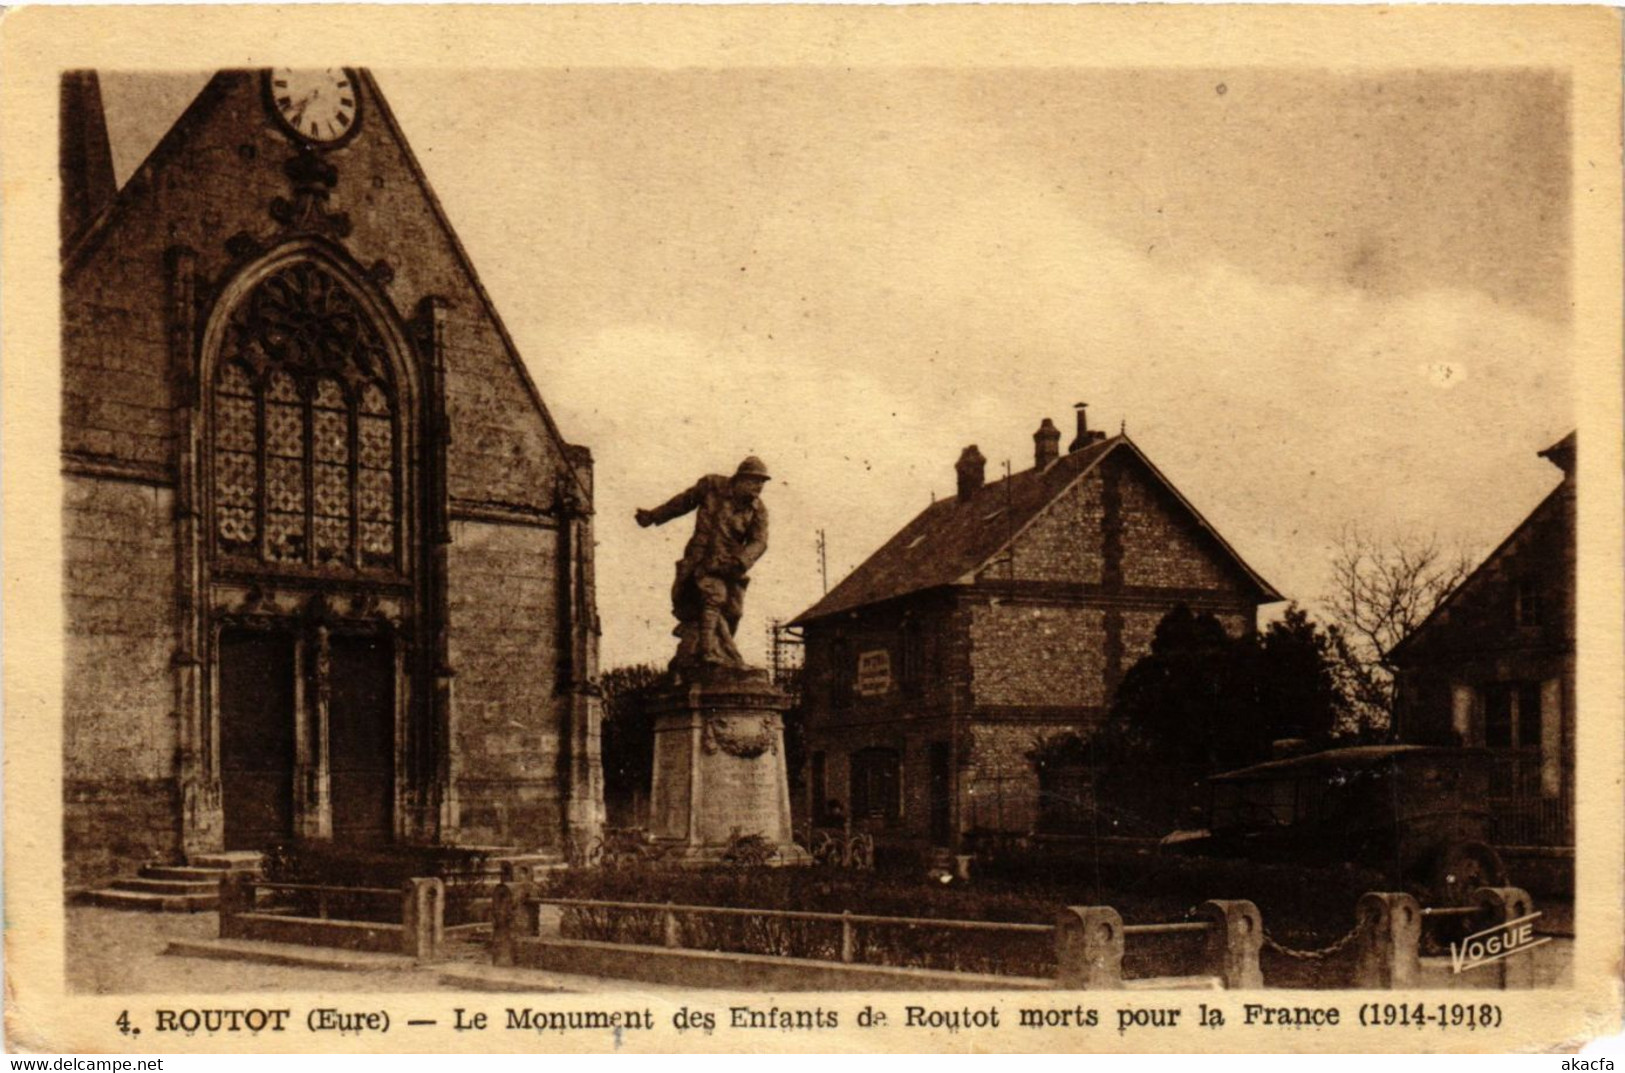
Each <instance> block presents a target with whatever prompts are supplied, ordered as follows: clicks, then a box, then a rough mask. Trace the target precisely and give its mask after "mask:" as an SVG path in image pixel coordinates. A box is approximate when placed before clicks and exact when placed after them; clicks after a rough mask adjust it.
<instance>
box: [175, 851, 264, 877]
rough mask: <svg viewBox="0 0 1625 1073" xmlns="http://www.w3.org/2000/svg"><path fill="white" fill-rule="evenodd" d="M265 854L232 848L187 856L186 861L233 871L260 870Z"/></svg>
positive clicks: (196, 865) (197, 865)
mask: <svg viewBox="0 0 1625 1073" xmlns="http://www.w3.org/2000/svg"><path fill="white" fill-rule="evenodd" d="M264 859H265V854H263V853H261V852H259V851H258V850H247V849H243V850H231V851H229V852H226V853H199V854H195V855H193V856H192V857H189V858H187V861H186V863H187V864H189V865H191V866H192V867H194V868H222V869H225V870H226V871H231V872H247V871H254V872H257V871H259V870H260V864H261V862H262V861H263V860H264Z"/></svg>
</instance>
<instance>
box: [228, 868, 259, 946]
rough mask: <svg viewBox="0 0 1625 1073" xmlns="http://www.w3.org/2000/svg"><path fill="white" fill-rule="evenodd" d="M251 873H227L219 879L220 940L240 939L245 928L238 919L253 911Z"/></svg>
mask: <svg viewBox="0 0 1625 1073" xmlns="http://www.w3.org/2000/svg"><path fill="white" fill-rule="evenodd" d="M256 878H257V877H256V876H255V875H254V874H253V873H252V872H227V873H226V874H225V875H223V876H221V877H220V938H222V939H241V938H243V937H244V934H245V932H246V931H247V928H246V927H245V926H244V925H243V922H242V921H241V920H239V919H238V917H239V916H241V915H242V914H243V913H252V912H253V911H254V880H255V879H256Z"/></svg>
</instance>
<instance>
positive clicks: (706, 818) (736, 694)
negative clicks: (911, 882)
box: [649, 670, 811, 864]
mask: <svg viewBox="0 0 1625 1073" xmlns="http://www.w3.org/2000/svg"><path fill="white" fill-rule="evenodd" d="M789 706H790V699H789V697H787V696H786V695H785V694H784V693H783V692H782V691H780V690H779V689H778V688H776V687H775V686H774V685H773V684H772V683H771V682H769V681H768V678H767V672H765V671H758V670H740V671H712V672H711V673H709V674H708V675H706V676H704V677H703V678H701V679H699V680H696V681H692V682H686V683H681V684H674V685H673V686H671V687H670V688H669V689H668V690H666V691H665V692H663V693H660V694H659V695H657V696H656V698H655V699H654V705H653V707H654V713H655V725H654V738H655V746H654V784H653V787H652V791H651V794H650V798H651V800H650V809H649V826H650V834H651V835H652V836H653V838H654V840H655V842H656V843H657V844H658V845H660V846H662V847H664V848H665V850H666V854H665V858H664V859H666V860H672V861H675V862H678V863H693V864H703V863H708V862H713V861H719V860H721V859H722V856H723V854H724V853H725V852H726V850H727V848H728V842H729V839H730V838H731V837H733V835H734V834H735V833H737V834H739V835H745V836H748V835H761V836H762V837H763V838H764V839H766V840H767V841H768V842H770V843H772V844H773V845H774V847H776V849H777V850H778V853H777V855H776V857H775V858H774V859H773V860H772V862H771V863H774V864H808V863H811V860H810V858H809V857H808V855H807V852H806V850H804V849H802V848H801V847H800V846H798V845H796V844H795V842H794V840H793V839H792V837H791V829H790V784H789V780H788V778H787V777H786V772H785V766H784V723H783V720H782V718H781V716H780V713H781V712H783V711H784V710H785V709H787V708H788V707H789Z"/></svg>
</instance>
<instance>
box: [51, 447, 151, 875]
mask: <svg viewBox="0 0 1625 1073" xmlns="http://www.w3.org/2000/svg"><path fill="white" fill-rule="evenodd" d="M63 489H64V505H63V531H64V541H63V558H64V568H65V578H64V586H63V594H64V600H65V604H66V606H65V611H66V616H65V619H66V622H67V636H66V638H65V643H66V649H65V652H64V663H65V667H66V670H67V673H66V674H65V675H64V691H63V710H64V712H65V713H68V714H69V716H70V717H69V718H67V719H65V720H64V724H63V781H64V786H63V789H64V794H63V808H64V814H63V838H64V854H65V859H66V863H67V874H66V881H67V883H68V884H69V885H70V886H86V885H91V884H94V883H97V882H100V881H102V880H104V879H107V878H109V877H111V876H113V875H115V874H117V873H119V872H120V871H123V870H126V869H128V868H129V867H130V866H132V865H135V864H139V863H141V862H143V861H147V860H151V859H154V858H169V857H171V856H173V855H174V854H176V853H177V852H178V851H179V846H180V842H179V827H178V823H179V810H178V808H177V806H176V800H177V788H176V783H175V755H176V750H177V748H178V744H179V742H178V740H177V727H176V721H175V718H174V716H173V714H172V713H173V711H174V707H175V694H174V689H175V686H174V678H173V672H172V671H171V668H170V658H171V656H172V655H173V654H174V651H175V636H176V634H175V629H176V626H175V600H174V591H175V590H174V586H175V582H174V573H175V549H174V540H173V536H172V533H173V530H172V528H171V524H172V522H171V519H172V516H173V513H174V494H173V493H172V492H171V491H170V490H169V489H167V488H155V487H151V486H148V485H142V484H135V483H131V482H125V481H112V480H99V479H95V478H85V477H74V476H69V477H67V478H65V479H64V482H63Z"/></svg>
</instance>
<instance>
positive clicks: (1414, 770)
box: [1178, 745, 1506, 905]
mask: <svg viewBox="0 0 1625 1073" xmlns="http://www.w3.org/2000/svg"><path fill="white" fill-rule="evenodd" d="M1488 760H1489V754H1488V752H1487V751H1486V750H1483V749H1469V748H1447V747H1439V746H1423V745H1360V746H1352V747H1349V748H1343V749H1328V750H1325V751H1323V752H1317V753H1309V754H1307V755H1304V756H1295V757H1290V758H1287V759H1281V760H1271V761H1268V762H1266V763H1262V764H1254V765H1253V766H1251V767H1246V768H1241V769H1240V770H1237V771H1227V772H1224V773H1223V774H1219V775H1214V776H1212V777H1211V778H1210V779H1209V780H1208V785H1209V789H1210V800H1209V810H1208V828H1207V830H1206V831H1205V832H1202V833H1201V837H1198V838H1187V839H1185V840H1182V841H1181V842H1180V843H1179V846H1178V848H1179V849H1181V850H1182V851H1186V852H1190V851H1196V852H1202V853H1207V854H1213V855H1219V856H1237V857H1245V858H1249V859H1253V860H1269V861H1292V862H1297V863H1303V864H1320V865H1325V864H1334V863H1337V862H1341V861H1349V862H1354V863H1358V864H1362V865H1365V866H1367V867H1371V868H1374V869H1378V870H1381V871H1383V872H1386V873H1387V874H1388V877H1389V879H1390V881H1391V882H1393V883H1394V884H1395V885H1396V889H1397V888H1401V887H1404V888H1410V889H1412V890H1415V891H1417V892H1418V893H1420V894H1422V895H1423V896H1424V897H1425V898H1426V899H1427V900H1428V901H1429V902H1431V903H1432V904H1436V905H1460V904H1465V903H1466V902H1467V901H1469V900H1470V899H1471V897H1472V892H1473V891H1474V890H1475V889H1477V888H1478V887H1484V886H1501V885H1503V884H1504V883H1505V882H1506V869H1505V867H1504V866H1503V865H1502V862H1501V858H1500V856H1499V854H1497V853H1496V851H1495V849H1494V847H1493V846H1491V845H1490V844H1489V842H1488V834H1489V820H1490V815H1489V808H1488V799H1489V765H1488Z"/></svg>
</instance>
